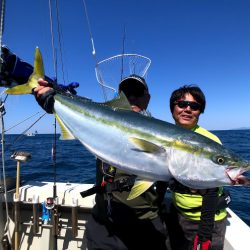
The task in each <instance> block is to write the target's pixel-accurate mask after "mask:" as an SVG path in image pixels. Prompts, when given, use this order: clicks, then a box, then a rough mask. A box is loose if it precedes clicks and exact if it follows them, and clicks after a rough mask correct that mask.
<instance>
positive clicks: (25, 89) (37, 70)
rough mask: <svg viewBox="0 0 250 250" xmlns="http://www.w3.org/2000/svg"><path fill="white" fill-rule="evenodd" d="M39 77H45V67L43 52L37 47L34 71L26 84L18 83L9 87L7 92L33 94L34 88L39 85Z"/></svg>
mask: <svg viewBox="0 0 250 250" xmlns="http://www.w3.org/2000/svg"><path fill="white" fill-rule="evenodd" d="M39 78H43V79H44V67H43V58H42V55H41V52H40V50H39V48H38V47H37V48H36V51H35V58H34V69H33V73H32V74H31V75H30V77H29V80H28V82H27V83H25V84H21V85H17V86H15V87H13V88H9V89H7V90H6V91H5V93H6V94H10V95H24V94H31V93H32V89H34V88H35V87H37V86H38V82H37V80H38V79H39Z"/></svg>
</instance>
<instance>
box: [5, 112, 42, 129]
mask: <svg viewBox="0 0 250 250" xmlns="http://www.w3.org/2000/svg"><path fill="white" fill-rule="evenodd" d="M37 114H39V112H36V113H35V114H33V115H31V116H29V117H28V118H26V119H24V120H23V121H21V122H19V123H17V124H15V125H13V126H12V127H10V128H8V129H6V130H4V132H5V133H6V132H8V131H9V130H11V129H13V128H15V127H17V126H18V125H20V124H22V123H24V122H26V121H27V120H29V119H30V118H32V117H34V116H36V115H37Z"/></svg>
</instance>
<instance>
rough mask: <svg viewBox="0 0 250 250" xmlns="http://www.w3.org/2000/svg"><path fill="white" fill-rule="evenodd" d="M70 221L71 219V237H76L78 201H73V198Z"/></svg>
mask: <svg viewBox="0 0 250 250" xmlns="http://www.w3.org/2000/svg"><path fill="white" fill-rule="evenodd" d="M71 219H72V235H73V237H77V235H78V199H75V198H72V210H71Z"/></svg>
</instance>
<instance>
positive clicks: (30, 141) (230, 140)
mask: <svg viewBox="0 0 250 250" xmlns="http://www.w3.org/2000/svg"><path fill="white" fill-rule="evenodd" d="M213 133H214V134H216V135H217V136H218V137H219V138H220V139H221V141H222V143H223V144H224V145H225V146H226V147H227V148H230V149H231V150H233V151H234V152H235V153H237V154H239V155H240V156H241V157H242V158H243V159H246V160H248V161H250V130H224V131H213ZM56 138H57V140H56V164H54V162H53V160H52V145H53V143H54V135H40V134H38V135H36V136H33V137H28V136H20V135H6V136H5V154H4V156H5V157H4V158H5V170H6V175H7V176H12V177H15V176H16V162H15V161H13V160H11V159H10V156H11V154H12V153H13V152H15V151H25V152H29V153H31V159H30V160H29V161H28V162H26V163H21V181H22V182H25V181H28V180H38V181H54V180H56V181H57V182H71V183H74V182H80V183H94V182H95V157H94V156H93V155H92V154H90V153H89V152H88V151H87V150H86V149H85V148H84V147H83V146H82V145H81V144H80V143H79V142H78V141H60V140H58V138H59V135H57V136H56ZM1 165H2V163H1ZM1 174H2V173H1ZM246 175H248V177H250V173H247V174H246ZM226 188H227V189H228V190H229V191H230V193H231V196H232V202H231V204H230V208H231V209H232V210H233V211H235V212H236V213H237V215H239V216H240V217H241V218H242V219H243V220H244V221H245V222H246V223H247V224H248V225H249V226H250V212H249V211H250V187H249V186H248V187H242V186H235V187H226Z"/></svg>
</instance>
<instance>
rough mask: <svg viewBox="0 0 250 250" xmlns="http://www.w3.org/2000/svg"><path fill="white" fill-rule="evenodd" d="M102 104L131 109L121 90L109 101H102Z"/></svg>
mask: <svg viewBox="0 0 250 250" xmlns="http://www.w3.org/2000/svg"><path fill="white" fill-rule="evenodd" d="M103 104H104V105H106V106H109V107H112V108H119V109H126V110H131V105H130V104H129V101H128V99H127V97H126V96H125V94H124V93H123V92H121V93H120V95H119V96H118V97H116V98H114V99H112V100H111V101H107V102H104V103H103Z"/></svg>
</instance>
